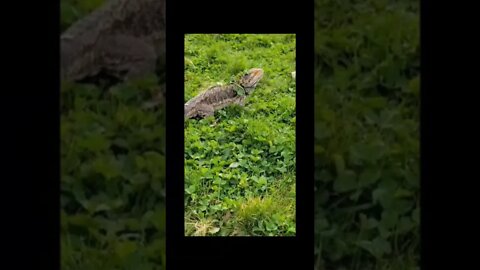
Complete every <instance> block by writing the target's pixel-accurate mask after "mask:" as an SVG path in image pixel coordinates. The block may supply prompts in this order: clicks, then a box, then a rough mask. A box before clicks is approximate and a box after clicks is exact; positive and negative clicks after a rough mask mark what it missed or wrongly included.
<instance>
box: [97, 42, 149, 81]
mask: <svg viewBox="0 0 480 270" xmlns="http://www.w3.org/2000/svg"><path fill="white" fill-rule="evenodd" d="M97 53H98V55H99V64H100V66H101V69H102V70H104V71H105V72H106V73H107V74H109V75H111V76H114V77H117V78H119V79H122V80H127V79H136V78H140V77H142V76H145V75H148V74H154V73H155V68H156V62H157V55H156V53H155V49H154V46H153V45H152V44H149V43H148V42H147V41H145V40H143V39H140V38H138V37H135V36H130V35H120V34H119V35H110V36H106V37H103V38H101V39H100V40H99V42H98V47H97Z"/></svg>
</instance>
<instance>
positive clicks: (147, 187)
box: [60, 0, 165, 270]
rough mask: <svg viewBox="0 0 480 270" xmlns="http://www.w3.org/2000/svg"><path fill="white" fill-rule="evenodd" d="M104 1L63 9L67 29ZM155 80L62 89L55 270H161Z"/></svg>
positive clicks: (161, 127)
mask: <svg viewBox="0 0 480 270" xmlns="http://www.w3.org/2000/svg"><path fill="white" fill-rule="evenodd" d="M101 2H103V1H97V0H95V1H92V0H88V1H63V0H62V2H61V4H62V29H65V28H66V27H68V25H70V24H71V23H73V22H74V21H76V20H77V19H79V18H81V17H82V16H84V15H85V14H86V13H88V12H89V11H90V10H92V9H93V8H94V7H96V6H98V4H100V3H101ZM155 87H156V80H155V79H154V78H151V79H145V80H143V81H137V82H130V83H126V84H121V85H117V86H115V87H114V89H113V91H112V92H113V94H112V95H102V90H101V89H99V88H97V87H95V86H91V85H78V84H68V83H64V84H63V85H62V88H61V209H60V212H61V268H62V269H64V270H84V269H106V270H107V269H112V270H113V269H115V270H117V269H125V270H130V269H131V270H134V269H135V270H141V269H145V270H152V269H165V268H164V266H165V188H164V186H165V141H164V140H165V117H164V116H165V115H164V112H163V110H156V111H146V110H142V109H141V108H140V107H141V104H142V103H143V102H145V101H147V100H149V98H150V97H151V95H152V94H153V92H154V90H155Z"/></svg>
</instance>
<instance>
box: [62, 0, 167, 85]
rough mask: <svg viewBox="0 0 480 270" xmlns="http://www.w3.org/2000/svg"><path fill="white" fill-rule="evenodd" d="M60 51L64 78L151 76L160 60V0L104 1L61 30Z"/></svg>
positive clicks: (162, 33) (162, 25) (162, 31)
mask: <svg viewBox="0 0 480 270" xmlns="http://www.w3.org/2000/svg"><path fill="white" fill-rule="evenodd" d="M60 47H61V77H62V79H64V80H71V81H79V80H82V79H84V78H86V77H91V76H95V75H98V74H99V73H100V72H104V73H106V74H108V75H110V76H112V77H116V78H119V79H122V80H123V79H128V78H133V77H137V76H142V75H145V74H148V73H153V72H155V68H156V65H157V62H158V61H160V62H162V61H164V58H165V0H109V1H107V2H106V3H105V4H104V5H103V6H102V7H100V8H99V9H97V10H95V11H94V12H92V13H91V14H90V15H88V16H86V17H85V18H83V19H81V20H80V21H78V22H76V23H75V24H73V25H72V26H71V27H70V28H69V29H67V30H66V31H65V32H64V33H63V34H62V35H61V37H60ZM161 64H162V65H163V64H164V63H163V62H162V63H161Z"/></svg>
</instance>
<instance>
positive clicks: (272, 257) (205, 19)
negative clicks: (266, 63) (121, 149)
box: [166, 1, 314, 269]
mask: <svg viewBox="0 0 480 270" xmlns="http://www.w3.org/2000/svg"><path fill="white" fill-rule="evenodd" d="M313 15H314V9H313V1H300V2H296V3H295V4H292V5H284V4H281V3H280V2H276V1H261V2H260V1H257V2H255V3H248V4H246V3H239V2H235V3H233V6H232V3H231V2H228V1H224V2H215V1H210V2H190V3H188V4H187V2H186V1H183V2H182V1H167V100H168V102H167V154H166V159H167V160H166V162H167V188H166V191H167V267H168V269H183V268H185V267H195V268H199V269H225V268H230V267H231V266H234V267H235V268H237V267H243V268H245V269H311V267H312V265H313V259H314V254H313V244H314V237H313V168H314V167H313V157H314V156H313V134H314V133H313V108H314V107H313V102H314V98H313V86H314V81H313V64H314V62H313V59H314V58H313V53H314V51H313V49H314V43H313V37H314V32H313V26H314V24H313ZM190 33H259V34H270V33H271V34H273V33H295V34H296V39H297V44H296V56H297V61H296V69H297V100H296V104H297V107H296V110H297V127H296V146H297V150H296V152H297V156H296V160H297V162H296V163H297V177H296V178H297V180H296V181H297V200H296V208H297V235H296V237H184V201H183V196H184V194H183V192H184V180H183V178H184V168H183V164H184V127H183V121H184V119H183V96H184V78H183V76H184V66H183V65H184V60H183V53H184V36H185V34H190Z"/></svg>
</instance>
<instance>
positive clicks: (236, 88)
mask: <svg viewBox="0 0 480 270" xmlns="http://www.w3.org/2000/svg"><path fill="white" fill-rule="evenodd" d="M263 73H264V72H263V69H261V68H252V69H250V70H249V71H248V72H247V73H246V74H245V75H244V76H242V77H241V78H240V80H239V81H238V82H236V83H231V84H227V85H223V86H218V85H217V86H212V87H210V88H208V89H207V90H205V91H203V92H201V93H200V94H198V95H197V96H195V97H193V98H192V99H190V100H189V101H187V103H185V106H184V111H185V118H186V119H189V118H205V117H208V116H211V115H213V114H214V113H215V111H217V110H220V109H222V108H224V107H227V106H229V105H233V104H237V105H240V106H244V104H245V98H246V96H248V95H250V94H251V93H252V92H253V90H255V88H256V87H257V84H258V82H259V81H260V80H261V79H262V78H263Z"/></svg>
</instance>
